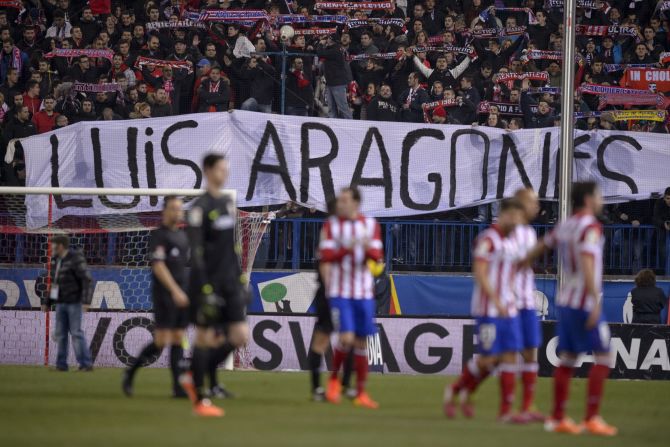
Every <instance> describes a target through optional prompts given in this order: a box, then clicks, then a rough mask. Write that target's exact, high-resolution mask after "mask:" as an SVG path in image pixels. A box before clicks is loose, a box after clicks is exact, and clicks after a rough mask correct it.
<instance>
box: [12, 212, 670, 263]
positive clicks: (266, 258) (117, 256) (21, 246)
mask: <svg viewBox="0 0 670 447" xmlns="http://www.w3.org/2000/svg"><path fill="white" fill-rule="evenodd" d="M321 225H322V220H320V219H308V218H281V219H275V220H273V221H272V222H271V223H270V224H269V225H268V230H267V231H266V232H265V233H264V234H263V236H262V239H261V243H260V246H259V247H258V252H257V254H256V259H255V263H254V268H273V269H291V270H298V269H311V268H314V266H315V260H316V257H317V251H318V240H319V232H320V230H321ZM381 226H382V238H383V242H384V247H385V253H386V254H385V256H386V259H385V260H386V264H387V268H388V271H393V272H409V271H420V272H469V271H470V270H471V268H472V258H471V247H472V244H473V242H474V240H475V238H476V237H477V235H478V234H479V233H480V232H481V231H482V230H483V229H485V228H486V227H487V224H483V223H482V224H479V223H464V222H445V221H435V220H423V221H422V220H381ZM550 228H551V226H545V225H539V226H536V229H537V230H538V234H539V235H540V236H541V235H543V234H545V233H546V232H547V231H548V230H549V229H550ZM124 237H125V236H123V235H117V234H115V233H100V234H90V235H86V236H85V237H82V238H81V240H80V242H81V243H82V244H83V245H85V246H84V247H82V248H84V253H85V254H86V257H87V258H88V262H89V264H91V265H110V266H111V265H115V264H118V263H120V262H121V260H123V259H126V258H127V257H128V256H129V255H137V253H135V252H136V251H137V250H140V251H142V250H141V247H138V246H137V244H128V243H125V242H124V241H125V239H124ZM605 237H606V244H605V251H604V264H605V273H607V274H610V275H631V274H635V273H637V271H639V270H640V269H642V268H650V269H653V270H655V271H656V272H657V273H658V274H665V275H670V240H669V241H668V247H667V249H666V250H665V253H666V254H667V257H668V258H669V259H666V260H665V262H663V260H662V259H661V255H662V250H660V245H659V241H658V236H657V234H656V229H655V228H654V227H653V226H640V227H632V226H630V225H627V226H624V225H608V226H605ZM45 239H46V235H44V234H21V233H16V234H12V233H11V232H10V233H3V234H0V264H9V265H36V264H39V263H40V262H41V259H42V256H41V255H42V253H41V251H40V250H37V249H36V248H35V247H40V246H42V245H43V243H44V241H45ZM126 242H127V241H126ZM126 251H133V253H125V252H126ZM536 268H537V271H538V273H547V274H553V273H556V259H555V256H554V255H553V254H549V255H546V256H545V257H544V258H543V259H541V260H540V262H538V264H537V266H536Z"/></svg>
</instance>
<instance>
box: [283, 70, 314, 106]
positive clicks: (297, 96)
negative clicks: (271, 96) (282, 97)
mask: <svg viewBox="0 0 670 447" xmlns="http://www.w3.org/2000/svg"><path fill="white" fill-rule="evenodd" d="M309 76H310V74H309V73H307V72H305V71H303V79H304V80H305V81H308V83H305V82H302V83H301V82H300V80H299V79H298V75H296V73H295V72H294V71H289V72H288V73H287V74H286V105H287V106H290V107H304V108H305V109H307V110H310V109H311V108H312V106H313V105H314V88H312V82H311V78H310V77H309ZM299 84H304V85H299Z"/></svg>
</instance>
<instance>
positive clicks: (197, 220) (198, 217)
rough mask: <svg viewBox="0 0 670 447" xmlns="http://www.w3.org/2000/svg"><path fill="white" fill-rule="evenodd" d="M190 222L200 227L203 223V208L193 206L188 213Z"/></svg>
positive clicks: (191, 224) (193, 225)
mask: <svg viewBox="0 0 670 447" xmlns="http://www.w3.org/2000/svg"><path fill="white" fill-rule="evenodd" d="M188 224H189V225H190V226H192V227H199V226H200V225H202V208H200V207H197V206H195V207H193V208H191V211H189V213H188Z"/></svg>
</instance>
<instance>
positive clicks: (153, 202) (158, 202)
mask: <svg viewBox="0 0 670 447" xmlns="http://www.w3.org/2000/svg"><path fill="white" fill-rule="evenodd" d="M204 192H205V191H204V190H195V189H149V188H145V189H142V188H127V189H126V188H42V187H39V188H35V187H25V188H22V187H0V264H2V265H4V266H5V268H7V267H9V268H29V269H35V270H37V272H38V273H37V274H36V278H35V280H36V281H35V295H36V296H37V297H42V296H44V294H45V293H46V291H47V290H48V287H49V281H50V276H51V275H50V271H49V269H50V265H51V257H52V249H51V238H52V236H53V235H55V234H67V235H68V236H69V237H70V239H71V244H72V245H73V246H75V247H78V248H80V249H81V250H82V252H83V254H84V256H85V257H86V260H87V262H88V264H89V266H91V268H92V269H97V270H99V271H101V272H103V276H105V277H106V278H111V281H105V285H104V286H102V287H103V288H104V287H108V286H107V284H109V287H116V289H115V291H116V292H119V291H120V294H119V293H116V294H115V293H113V292H114V291H111V290H109V291H107V290H102V291H101V293H100V295H104V296H105V297H114V296H116V301H114V298H112V299H111V300H110V299H109V298H106V301H105V304H106V307H107V308H111V309H125V310H127V311H149V310H151V271H150V259H149V253H148V246H149V237H150V234H151V231H152V230H154V229H155V228H157V227H158V226H160V224H161V210H162V208H163V199H164V198H165V197H166V196H176V197H181V198H183V199H184V201H185V202H186V205H185V207H186V208H187V209H188V207H189V206H190V202H192V201H193V199H194V198H196V197H198V196H200V195H202V194H204ZM222 193H223V194H224V195H227V196H228V197H230V198H231V199H232V200H233V202H235V203H236V197H237V196H236V191H235V190H230V189H224V190H222ZM112 199H113V200H112ZM105 201H107V202H105ZM111 202H113V203H115V204H121V205H122V206H123V207H122V208H119V209H112V208H109V207H105V206H103V204H104V203H111ZM73 204H75V205H80V206H73ZM82 204H85V206H84V205H82ZM127 204H133V206H132V207H131V206H128V205H127ZM273 218H274V213H273V212H268V211H265V212H251V211H243V210H237V219H236V242H237V243H238V246H239V248H240V264H241V268H242V271H243V272H244V273H245V274H246V276H247V279H249V280H250V274H251V270H252V268H253V263H254V259H255V256H256V251H257V249H258V246H259V245H260V243H261V239H262V237H263V235H264V233H265V232H266V230H267V228H268V225H269V223H270V222H271V220H272V219H273ZM99 289H100V287H96V292H98V290H99ZM119 295H120V296H119ZM93 304H99V303H96V301H95V296H94V303H93ZM47 315H48V314H47ZM49 325H50V321H49V317H48V316H47V318H46V335H45V337H46V343H45V346H46V348H45V364H47V363H48V359H49V352H48V349H49V332H50V327H49ZM235 364H236V366H241V367H250V364H251V359H250V358H248V350H246V349H242V350H239V351H238V352H237V353H236V356H235Z"/></svg>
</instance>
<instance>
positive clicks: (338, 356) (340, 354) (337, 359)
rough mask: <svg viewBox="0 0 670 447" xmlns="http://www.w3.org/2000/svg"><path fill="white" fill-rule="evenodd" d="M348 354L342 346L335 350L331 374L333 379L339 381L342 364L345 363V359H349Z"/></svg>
mask: <svg viewBox="0 0 670 447" xmlns="http://www.w3.org/2000/svg"><path fill="white" fill-rule="evenodd" d="M348 354H349V352H347V351H345V350H344V348H342V347H341V346H338V347H336V348H335V349H334V350H333V371H332V372H331V373H330V378H331V379H337V375H338V373H339V372H340V368H341V367H342V363H344V359H346V358H347V355H348Z"/></svg>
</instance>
